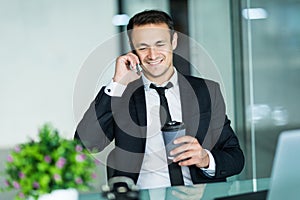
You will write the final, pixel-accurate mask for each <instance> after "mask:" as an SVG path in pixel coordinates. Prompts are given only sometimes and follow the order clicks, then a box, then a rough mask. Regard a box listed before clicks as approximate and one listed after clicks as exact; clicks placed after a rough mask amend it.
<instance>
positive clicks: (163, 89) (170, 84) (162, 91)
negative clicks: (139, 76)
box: [150, 82, 173, 95]
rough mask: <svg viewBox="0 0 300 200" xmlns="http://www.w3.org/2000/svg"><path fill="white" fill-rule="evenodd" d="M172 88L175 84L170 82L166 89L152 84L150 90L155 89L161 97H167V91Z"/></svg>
mask: <svg viewBox="0 0 300 200" xmlns="http://www.w3.org/2000/svg"><path fill="white" fill-rule="evenodd" d="M171 87H173V84H172V83H171V82H169V83H168V84H167V85H166V86H164V87H157V86H155V85H154V84H153V83H151V84H150V88H152V89H155V90H156V91H157V93H158V94H159V95H165V91H166V89H169V88H171Z"/></svg>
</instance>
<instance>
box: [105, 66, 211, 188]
mask: <svg viewBox="0 0 300 200" xmlns="http://www.w3.org/2000/svg"><path fill="white" fill-rule="evenodd" d="M174 71H175V73H174V74H173V76H172V77H171V78H170V80H169V81H168V82H172V84H173V87H171V88H169V89H167V90H166V91H165V95H166V98H167V101H168V105H169V110H170V115H171V118H172V120H174V121H179V122H182V112H181V101H180V93H179V86H178V75H177V71H176V69H175V68H174ZM142 80H143V83H144V89H145V98H146V110H147V139H146V148H145V155H144V160H143V163H142V167H141V171H140V175H139V178H138V181H137V186H138V187H139V188H140V189H150V188H157V187H169V186H171V182H170V177H169V172H168V164H167V157H166V151H165V145H164V141H163V137H162V134H161V130H160V127H161V124H160V123H161V122H160V118H159V108H160V99H159V95H158V93H157V92H156V90H154V89H151V88H150V87H149V86H150V84H151V82H150V81H149V80H148V79H147V78H146V77H145V76H144V75H143V74H142ZM168 82H166V83H163V84H162V85H160V86H161V87H164V86H165V85H166V84H167V83H168ZM125 89H126V86H124V85H121V84H119V83H116V82H111V83H110V84H109V85H107V86H106V88H105V93H106V94H108V95H110V96H122V94H123V92H124V90H125ZM206 151H207V152H208V155H209V159H210V165H209V167H208V168H201V169H202V170H203V171H204V172H205V174H206V175H207V176H214V175H215V160H214V158H213V156H212V154H211V153H210V152H209V151H208V150H206ZM181 170H182V175H183V180H184V184H185V185H192V184H193V182H192V180H191V176H190V172H189V168H188V167H185V166H182V167H181Z"/></svg>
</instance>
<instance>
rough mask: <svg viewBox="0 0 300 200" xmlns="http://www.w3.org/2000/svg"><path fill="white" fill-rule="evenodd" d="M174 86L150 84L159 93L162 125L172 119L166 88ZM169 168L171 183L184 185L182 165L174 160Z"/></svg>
mask: <svg viewBox="0 0 300 200" xmlns="http://www.w3.org/2000/svg"><path fill="white" fill-rule="evenodd" d="M172 86H173V84H172V83H170V82H169V83H168V84H167V85H166V86H165V87H156V86H155V85H154V84H152V83H151V84H150V88H152V89H155V90H156V91H157V93H158V95H159V99H160V105H161V106H160V109H159V115H160V122H161V125H162V127H163V126H164V125H165V124H166V123H167V122H170V121H172V118H171V115H170V110H169V106H168V101H167V98H166V96H165V90H166V89H169V88H171V87H172ZM168 168H169V175H170V180H171V185H172V186H175V185H184V182H183V177H182V171H181V167H180V166H179V165H178V164H177V163H174V162H172V163H171V164H169V165H168Z"/></svg>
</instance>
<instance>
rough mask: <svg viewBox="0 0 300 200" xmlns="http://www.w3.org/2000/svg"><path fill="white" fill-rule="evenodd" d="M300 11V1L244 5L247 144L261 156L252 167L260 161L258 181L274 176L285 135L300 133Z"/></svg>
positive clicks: (255, 169)
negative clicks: (277, 150)
mask: <svg viewBox="0 0 300 200" xmlns="http://www.w3.org/2000/svg"><path fill="white" fill-rule="evenodd" d="M299 10H300V1H299V0H289V1H286V0H275V1H268V0H251V1H243V5H242V15H243V20H242V25H243V27H244V28H243V44H244V49H243V50H244V58H245V60H244V67H245V77H246V78H245V94H246V100H245V101H246V108H245V109H247V116H246V119H247V124H246V125H247V130H248V131H249V132H248V136H247V138H248V141H247V143H248V144H249V143H251V142H252V145H254V149H253V150H255V151H253V152H252V154H253V155H252V156H251V158H250V157H248V158H247V161H248V163H249V162H252V161H254V165H253V170H252V173H253V177H257V178H260V177H269V176H270V173H271V169H272V162H273V158H274V152H275V148H276V144H277V139H278V135H279V134H280V133H281V131H283V130H287V129H296V128H300V121H299V119H300V113H299V105H298V102H299V99H300V92H299V85H300V79H299V75H300V26H299V20H300V12H299ZM251 139H252V140H251ZM248 156H249V154H248ZM251 159H252V160H251Z"/></svg>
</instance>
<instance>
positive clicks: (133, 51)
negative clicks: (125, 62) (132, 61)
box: [130, 50, 143, 75]
mask: <svg viewBox="0 0 300 200" xmlns="http://www.w3.org/2000/svg"><path fill="white" fill-rule="evenodd" d="M132 53H134V54H135V55H136V56H137V57H138V58H139V56H138V55H137V53H136V51H135V50H132ZM139 61H140V58H139ZM140 63H141V61H140ZM130 69H131V70H133V71H134V72H136V73H137V74H138V75H141V71H142V70H143V69H142V67H141V65H140V64H136V66H135V69H133V67H132V66H130Z"/></svg>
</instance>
